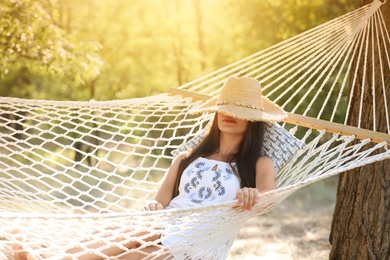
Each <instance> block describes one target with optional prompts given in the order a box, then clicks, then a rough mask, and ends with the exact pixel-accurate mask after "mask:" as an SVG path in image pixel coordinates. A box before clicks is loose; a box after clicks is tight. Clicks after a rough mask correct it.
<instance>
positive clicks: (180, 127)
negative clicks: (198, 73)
mask: <svg viewBox="0 0 390 260" xmlns="http://www.w3.org/2000/svg"><path fill="white" fill-rule="evenodd" d="M382 4H383V3H382V2H381V1H379V0H375V1H374V2H373V3H372V4H371V5H367V6H364V7H362V8H360V9H358V10H355V11H353V12H351V13H348V14H346V15H344V16H342V17H339V18H337V19H334V20H331V21H329V22H327V23H325V24H323V25H320V26H318V27H316V28H313V29H311V30H309V31H306V32H304V33H302V34H300V35H297V36H295V37H293V38H291V39H289V40H286V41H284V42H281V43H279V44H277V45H274V46H272V47H270V48H268V49H266V50H263V51H260V52H258V53H256V54H253V55H251V56H249V57H247V58H245V59H242V60H240V61H237V62H236V63H234V64H231V65H229V66H226V67H224V68H222V69H220V70H217V71H215V72H213V73H211V74H208V75H206V76H204V77H201V78H199V79H197V80H194V81H193V82H190V83H188V84H185V85H183V86H181V87H179V88H177V89H172V90H171V91H170V92H171V93H170V94H160V95H156V96H150V97H145V98H138V99H130V100H118V101H90V102H70V101H65V102H64V101H42V100H23V99H16V98H6V97H3V98H0V101H1V102H0V130H1V131H0V169H1V170H0V259H3V258H6V257H7V255H11V254H12V252H13V249H12V246H13V245H15V244H21V245H22V247H23V248H24V249H26V250H30V251H31V252H34V254H35V255H36V257H37V258H39V257H43V258H51V259H61V258H64V257H66V256H68V257H70V259H72V258H73V259H76V258H78V257H80V256H81V255H82V254H83V253H86V252H87V250H90V252H92V253H94V254H96V256H100V257H101V258H104V259H108V258H109V257H108V256H107V255H105V254H104V250H103V248H95V249H91V248H90V247H91V246H88V242H85V241H94V242H95V243H96V241H100V242H102V243H101V245H102V246H107V247H108V246H111V245H116V246H117V247H118V248H120V249H122V250H123V251H124V253H123V254H122V255H124V254H127V253H129V252H136V251H138V252H140V249H143V248H145V247H147V246H149V245H155V246H159V247H160V248H161V249H160V250H159V251H158V252H155V253H153V254H145V259H157V258H158V257H160V258H159V259H170V257H169V256H168V255H166V253H167V252H175V253H177V254H187V256H188V259H223V258H224V257H226V255H227V254H228V252H229V249H230V247H231V245H232V243H233V240H234V238H235V236H236V234H237V233H238V232H239V230H240V229H241V227H242V226H243V225H244V224H245V221H246V220H247V219H249V218H251V217H253V216H255V215H259V214H264V213H266V212H268V211H269V210H271V209H272V208H274V207H275V206H276V205H277V204H278V203H279V202H281V201H282V200H283V199H285V198H286V197H287V196H289V195H290V194H291V193H293V192H294V191H296V190H297V189H300V188H301V187H303V186H305V185H308V184H310V183H313V182H316V181H319V180H322V179H324V178H328V177H330V176H334V175H337V174H339V173H341V172H344V171H347V170H350V169H353V168H356V167H360V166H363V165H366V164H369V163H373V162H376V161H380V160H384V159H388V158H390V151H389V150H388V149H387V145H388V143H389V142H390V135H389V133H390V117H389V113H388V111H389V108H388V96H389V94H388V93H387V92H388V91H390V90H389V85H388V83H387V85H386V84H385V77H386V74H385V72H386V71H387V72H389V70H390V58H389V45H390V37H389V34H388V31H387V29H386V26H385V23H384V19H383V17H382V14H381V11H380V6H381V5H382ZM353 61H356V62H353ZM371 61H372V62H371ZM359 66H363V67H359ZM368 67H370V68H371V70H367V68H368ZM361 70H362V71H364V73H359V71H361ZM373 72H375V73H380V76H379V77H375V75H374V74H373ZM232 75H234V76H250V77H254V78H256V79H258V80H259V81H260V83H261V85H262V86H263V92H264V93H265V95H266V96H267V97H268V98H270V99H271V100H274V101H275V102H277V103H278V104H279V105H280V106H282V107H283V108H284V109H285V110H286V111H289V112H290V113H289V118H288V119H287V121H286V123H285V124H283V127H285V128H286V129H288V130H289V131H290V133H292V134H294V135H295V136H296V137H297V138H299V139H300V140H302V142H304V143H305V144H306V145H305V146H301V147H300V149H298V150H297V151H294V153H293V154H294V155H293V156H292V157H291V158H289V160H288V161H287V163H285V164H284V165H283V167H281V168H280V169H279V170H278V172H277V186H278V188H277V189H276V190H274V191H271V192H267V193H265V194H262V195H261V199H260V200H259V202H258V204H257V205H256V206H255V208H254V209H253V210H251V211H245V212H242V211H241V210H237V209H232V206H233V205H234V202H233V201H229V202H226V203H220V204H216V205H212V206H201V207H196V208H185V209H170V210H162V211H155V212H142V211H140V209H141V208H142V207H143V206H144V205H145V204H147V203H148V201H149V200H151V199H152V198H153V196H154V193H155V192H156V191H157V189H158V187H159V184H160V181H161V180H162V178H163V176H164V174H165V173H166V170H167V168H168V167H169V165H170V162H171V160H172V157H173V156H172V152H173V151H174V150H175V149H177V148H178V147H179V146H180V145H181V144H183V143H187V142H188V141H190V140H191V139H192V138H193V137H194V136H198V135H199V133H200V132H201V131H202V129H204V127H205V126H206V125H207V123H208V122H209V121H210V119H211V118H212V115H209V114H203V115H198V116H191V115H188V114H187V112H188V110H190V109H192V108H193V107H195V106H196V105H198V104H199V103H200V101H196V100H198V99H202V100H204V99H207V98H209V97H211V96H213V95H216V94H218V92H219V89H220V88H221V87H222V84H223V82H224V81H225V79H226V78H227V77H228V76H232ZM387 77H388V76H387ZM378 79H379V81H378ZM368 83H369V84H368ZM367 84H368V85H369V86H370V89H368V88H367V87H365V86H367ZM348 88H349V92H350V95H349V99H347V91H348ZM358 88H361V89H360V91H358V90H359V89H358ZM365 91H371V92H372V93H373V94H372V95H371V96H372V97H373V99H372V100H366V99H364V98H363V97H364V93H365ZM172 93H174V94H172ZM176 94H179V95H176ZM376 94H380V95H376ZM183 96H184V97H183ZM375 96H380V97H383V100H376V99H375ZM356 101H358V102H356ZM352 102H354V103H355V104H354V105H355V106H356V105H358V106H359V108H360V109H359V111H360V114H359V115H358V116H359V124H358V125H356V126H347V125H346V122H347V118H348V117H349V116H350V113H351V106H352ZM356 103H357V104H356ZM367 104H373V109H372V111H370V113H371V114H370V115H369V116H370V117H372V118H374V120H373V125H372V128H371V129H362V128H361V124H360V122H362V121H364V120H365V118H363V117H364V116H366V114H367V111H365V107H367ZM378 104H381V105H378ZM378 111H385V112H384V114H385V119H384V120H386V125H387V129H386V130H385V131H382V133H381V132H378V124H379V123H378V122H376V121H375V118H376V113H378ZM278 139H279V138H278ZM288 140H289V139H287V141H286V140H284V139H281V140H278V142H277V143H278V145H279V148H280V151H279V152H280V153H281V154H284V153H285V150H289V149H290V148H289V147H288V146H289V141H288ZM286 142H287V143H286ZM274 159H275V158H274ZM275 160H277V159H275ZM161 228H163V230H164V234H166V236H168V237H169V236H175V237H176V238H178V239H177V241H176V243H175V244H174V245H173V246H172V247H170V248H167V247H162V246H161V245H160V242H161V239H164V238H160V239H157V240H155V241H149V242H147V240H148V239H147V238H148V236H149V235H148V234H150V233H151V232H155V231H156V230H161ZM15 229H16V230H18V231H19V234H15V233H14V230H15ZM143 232H145V233H146V235H144V236H140V234H141V233H143ZM118 236H120V239H118ZM83 241H84V242H83ZM129 241H136V242H139V243H140V246H139V247H137V248H132V249H127V248H126V247H125V243H126V242H129ZM74 247H80V248H83V250H81V251H82V252H83V253H78V254H77V253H75V254H73V253H72V254H70V253H67V250H68V249H69V248H74ZM95 247H96V246H95ZM89 248H90V249H89ZM169 250H170V251H169ZM118 257H120V255H119V256H118ZM90 259H92V258H90ZM110 259H116V258H115V257H112V258H110Z"/></svg>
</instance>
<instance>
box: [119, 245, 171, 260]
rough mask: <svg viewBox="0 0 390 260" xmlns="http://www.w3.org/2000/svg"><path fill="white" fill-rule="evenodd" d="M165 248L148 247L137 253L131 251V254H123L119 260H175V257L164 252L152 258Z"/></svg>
mask: <svg viewBox="0 0 390 260" xmlns="http://www.w3.org/2000/svg"><path fill="white" fill-rule="evenodd" d="M162 248H163V246H158V245H157V246H148V247H145V248H143V249H138V250H137V251H132V250H130V251H129V252H126V253H124V254H121V255H120V257H119V258H118V260H129V259H131V260H142V259H150V260H152V259H153V260H168V259H173V256H172V255H171V254H170V253H168V252H164V253H161V254H160V255H158V256H154V257H153V256H151V254H152V253H154V252H157V251H159V250H162Z"/></svg>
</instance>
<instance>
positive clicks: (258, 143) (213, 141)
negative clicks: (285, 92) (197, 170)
mask: <svg viewBox="0 0 390 260" xmlns="http://www.w3.org/2000/svg"><path fill="white" fill-rule="evenodd" d="M264 124H265V123H264V122H261V121H256V122H252V121H248V127H247V130H246V132H245V135H244V139H243V140H242V142H241V145H240V148H239V150H238V152H237V153H235V154H232V155H231V156H230V157H229V158H228V161H229V163H230V164H231V165H232V163H233V162H235V163H236V168H237V171H235V174H236V175H237V176H238V177H239V179H240V185H241V187H249V188H255V187H256V162H257V160H258V159H259V157H261V155H262V148H263V137H264ZM219 136H220V131H219V128H218V120H217V113H216V115H215V117H214V121H213V124H212V125H211V128H210V131H209V133H208V134H207V135H206V136H205V137H204V139H203V141H202V142H201V143H200V144H199V145H198V146H197V147H196V148H195V149H194V150H193V151H192V152H191V153H190V155H189V156H188V157H186V158H184V159H183V160H182V161H181V162H180V165H179V169H178V176H177V179H176V184H175V189H174V194H173V197H176V196H177V195H178V194H179V184H180V179H181V175H182V174H183V171H184V170H185V169H186V168H187V167H188V165H190V164H191V163H192V162H193V161H194V160H196V159H197V158H199V157H207V156H209V155H211V154H213V153H215V152H217V151H218V150H219ZM232 169H235V167H232Z"/></svg>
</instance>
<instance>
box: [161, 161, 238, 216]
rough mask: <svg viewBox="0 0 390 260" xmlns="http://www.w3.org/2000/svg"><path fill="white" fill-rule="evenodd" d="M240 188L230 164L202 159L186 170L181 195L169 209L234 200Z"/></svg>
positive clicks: (182, 177)
mask: <svg viewBox="0 0 390 260" xmlns="http://www.w3.org/2000/svg"><path fill="white" fill-rule="evenodd" d="M233 166H234V165H233ZM239 188H240V181H239V179H238V177H237V176H236V175H235V174H234V172H233V169H232V167H231V165H230V163H227V162H222V161H217V160H213V159H207V158H202V157H200V158H198V159H196V160H195V161H193V162H192V163H191V164H190V165H189V166H188V167H187V168H186V169H185V170H184V172H183V174H182V176H181V179H180V185H179V195H178V196H176V197H175V198H173V199H172V200H171V202H170V203H169V205H168V208H183V207H194V206H200V205H210V204H213V203H218V202H224V201H229V200H234V199H236V193H237V190H238V189H239Z"/></svg>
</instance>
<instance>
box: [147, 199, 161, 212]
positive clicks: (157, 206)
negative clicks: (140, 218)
mask: <svg viewBox="0 0 390 260" xmlns="http://www.w3.org/2000/svg"><path fill="white" fill-rule="evenodd" d="M162 209H164V207H163V205H162V204H161V203H160V202H157V201H154V202H152V203H150V204H148V205H147V206H145V207H144V211H155V210H162Z"/></svg>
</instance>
